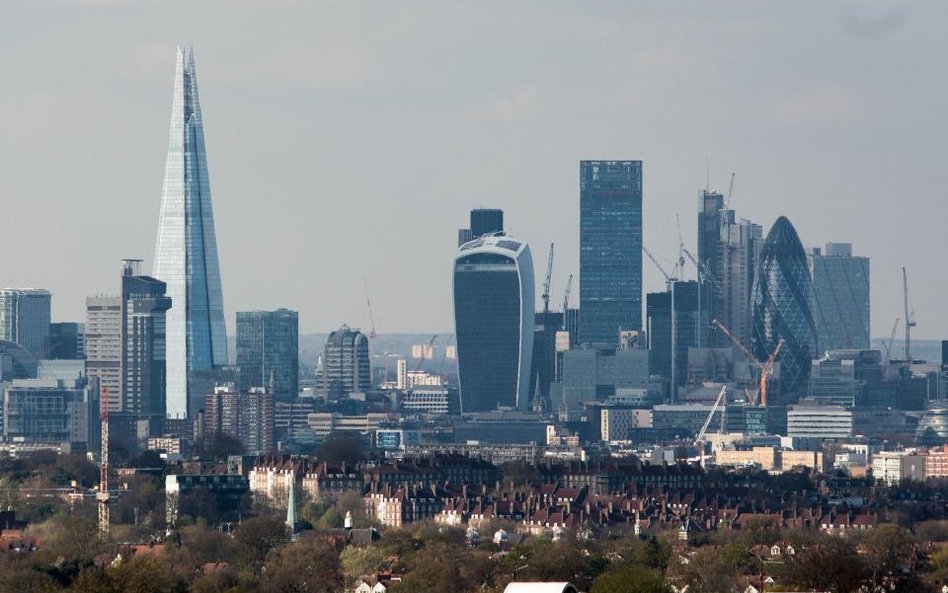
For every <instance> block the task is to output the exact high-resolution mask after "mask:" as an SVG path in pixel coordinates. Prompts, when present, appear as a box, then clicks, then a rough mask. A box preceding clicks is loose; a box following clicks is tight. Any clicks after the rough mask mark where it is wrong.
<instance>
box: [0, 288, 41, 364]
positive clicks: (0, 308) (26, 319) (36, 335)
mask: <svg viewBox="0 0 948 593" xmlns="http://www.w3.org/2000/svg"><path fill="white" fill-rule="evenodd" d="M51 300H52V295H51V294H50V292H49V291H48V290H43V289H41V288H0V340H8V341H10V342H16V343H17V344H19V345H20V346H22V347H24V348H26V349H27V350H29V352H30V354H32V355H33V356H34V357H35V358H37V359H40V358H46V354H47V349H48V348H49V344H48V342H49V320H50V301H51Z"/></svg>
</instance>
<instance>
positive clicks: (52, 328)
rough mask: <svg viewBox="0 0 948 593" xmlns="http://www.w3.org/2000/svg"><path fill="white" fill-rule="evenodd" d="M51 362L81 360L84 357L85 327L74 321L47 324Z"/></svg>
mask: <svg viewBox="0 0 948 593" xmlns="http://www.w3.org/2000/svg"><path fill="white" fill-rule="evenodd" d="M47 356H48V357H49V358H50V359H52V360H81V359H83V358H85V357H86V344H85V327H84V326H83V324H81V323H76V322H75V321H62V322H56V323H50V324H49V352H48V354H47Z"/></svg>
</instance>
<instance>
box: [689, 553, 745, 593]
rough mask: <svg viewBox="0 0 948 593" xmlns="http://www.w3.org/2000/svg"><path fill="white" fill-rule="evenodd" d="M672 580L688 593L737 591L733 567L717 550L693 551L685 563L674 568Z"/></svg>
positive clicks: (735, 574)
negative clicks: (683, 587)
mask: <svg viewBox="0 0 948 593" xmlns="http://www.w3.org/2000/svg"><path fill="white" fill-rule="evenodd" d="M673 573H674V578H675V580H677V581H679V582H680V584H681V585H682V586H687V587H688V592H689V593H730V592H731V591H737V590H738V575H737V572H736V571H735V570H734V566H733V565H732V564H731V563H730V562H729V561H728V560H727V559H726V558H724V557H723V556H721V554H720V553H719V552H718V550H715V549H713V548H711V547H710V546H709V547H704V548H698V549H697V550H695V552H694V554H692V555H691V557H690V558H689V559H688V562H687V563H683V562H680V563H678V564H676V565H675V566H674V571H673Z"/></svg>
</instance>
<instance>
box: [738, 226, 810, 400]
mask: <svg viewBox="0 0 948 593" xmlns="http://www.w3.org/2000/svg"><path fill="white" fill-rule="evenodd" d="M812 303H813V288H812V284H811V282H810V271H809V268H808V267H807V261H806V253H805V252H804V250H803V244H802V243H800V237H799V236H798V235H797V231H796V229H794V228H793V225H792V224H790V221H789V220H787V218H786V217H785V216H781V217H780V218H778V219H777V222H775V223H774V226H773V227H772V228H771V229H770V233H768V234H767V240H766V241H765V242H764V246H763V248H762V249H761V253H760V260H759V263H758V264H757V279H756V282H755V283H754V289H753V292H752V294H751V312H752V317H753V320H752V332H753V346H754V354H755V355H756V356H757V358H758V359H759V360H767V358H768V357H769V356H770V354H771V353H772V352H773V351H774V350H776V348H777V345H778V343H779V342H780V340H781V339H782V340H783V341H784V344H783V347H782V348H781V350H780V354H779V355H778V356H777V361H778V362H780V388H781V392H782V393H783V394H784V397H783V400H784V401H783V402H782V403H792V402H793V401H795V400H796V399H797V398H799V396H800V395H801V394H803V392H804V391H805V390H806V388H807V382H808V380H809V378H810V361H811V360H812V359H813V358H815V357H816V356H817V352H818V351H817V347H816V324H815V323H814V321H813V309H812Z"/></svg>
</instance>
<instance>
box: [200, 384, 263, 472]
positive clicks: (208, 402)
mask: <svg viewBox="0 0 948 593" xmlns="http://www.w3.org/2000/svg"><path fill="white" fill-rule="evenodd" d="M275 412H276V410H275V405H274V397H273V395H271V394H269V393H266V391H265V390H264V389H262V388H253V389H251V390H250V391H248V392H244V393H238V392H236V391H235V390H234V386H233V385H221V386H218V387H216V388H215V389H214V392H213V393H209V394H207V395H206V396H204V433H205V435H211V434H213V433H216V432H218V433H223V434H226V435H229V436H231V437H233V438H235V439H238V440H239V441H240V442H241V443H243V446H244V451H245V452H246V453H247V454H248V455H261V454H263V453H273V452H275V451H276V443H275V440H274V434H275V425H274V423H275Z"/></svg>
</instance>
